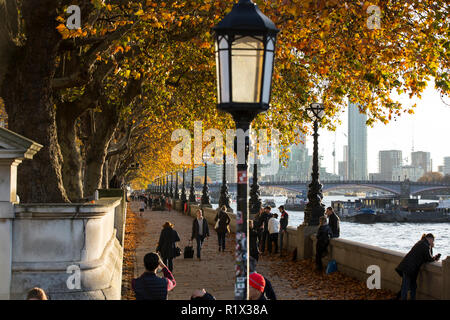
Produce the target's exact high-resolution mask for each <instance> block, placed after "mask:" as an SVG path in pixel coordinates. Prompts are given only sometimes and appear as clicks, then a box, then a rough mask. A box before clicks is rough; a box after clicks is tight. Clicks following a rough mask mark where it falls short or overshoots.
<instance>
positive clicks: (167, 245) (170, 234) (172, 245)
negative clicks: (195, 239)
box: [156, 221, 181, 272]
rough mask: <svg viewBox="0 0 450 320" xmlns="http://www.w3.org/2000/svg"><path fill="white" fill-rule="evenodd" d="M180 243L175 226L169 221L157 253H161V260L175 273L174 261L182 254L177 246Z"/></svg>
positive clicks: (165, 225) (162, 232)
mask: <svg viewBox="0 0 450 320" xmlns="http://www.w3.org/2000/svg"><path fill="white" fill-rule="evenodd" d="M178 241H180V237H179V236H178V233H177V232H176V231H175V230H174V229H173V224H172V223H170V222H169V221H167V222H166V223H164V225H163V229H162V231H161V234H160V236H159V242H158V246H157V248H156V252H159V253H160V255H161V259H162V261H163V262H164V264H165V265H167V267H168V268H169V270H170V272H172V271H173V261H172V260H173V259H174V258H175V257H177V256H179V255H180V254H181V251H180V249H179V248H177V246H176V242H178Z"/></svg>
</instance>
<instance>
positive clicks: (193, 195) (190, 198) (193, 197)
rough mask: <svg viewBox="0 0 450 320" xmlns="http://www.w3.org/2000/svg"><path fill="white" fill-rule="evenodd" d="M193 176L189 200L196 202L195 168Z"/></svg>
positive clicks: (192, 171)
mask: <svg viewBox="0 0 450 320" xmlns="http://www.w3.org/2000/svg"><path fill="white" fill-rule="evenodd" d="M191 173H192V178H191V190H190V192H189V202H192V203H196V202H197V199H196V198H195V187H194V169H192V170H191Z"/></svg>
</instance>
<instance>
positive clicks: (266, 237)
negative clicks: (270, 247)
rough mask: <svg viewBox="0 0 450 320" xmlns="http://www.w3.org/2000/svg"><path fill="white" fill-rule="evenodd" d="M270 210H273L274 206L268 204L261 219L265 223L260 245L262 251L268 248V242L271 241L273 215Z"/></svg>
mask: <svg viewBox="0 0 450 320" xmlns="http://www.w3.org/2000/svg"><path fill="white" fill-rule="evenodd" d="M270 210H272V208H271V207H270V206H266V207H265V208H264V212H263V213H262V215H261V221H262V225H263V231H262V236H261V242H260V246H261V253H264V251H265V248H266V243H267V242H269V241H270V240H269V225H268V224H269V219H270V218H271V217H272V213H271V212H270Z"/></svg>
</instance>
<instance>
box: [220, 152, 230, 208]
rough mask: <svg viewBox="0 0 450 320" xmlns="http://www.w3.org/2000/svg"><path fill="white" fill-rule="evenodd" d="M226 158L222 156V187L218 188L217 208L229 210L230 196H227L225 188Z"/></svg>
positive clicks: (226, 187) (226, 188)
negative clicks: (224, 207) (223, 207)
mask: <svg viewBox="0 0 450 320" xmlns="http://www.w3.org/2000/svg"><path fill="white" fill-rule="evenodd" d="M226 162H227V161H226V156H225V153H224V154H223V170H222V187H221V188H220V197H219V207H220V208H221V207H222V206H226V207H227V209H230V195H229V194H228V186H227V169H226V165H227V163H226Z"/></svg>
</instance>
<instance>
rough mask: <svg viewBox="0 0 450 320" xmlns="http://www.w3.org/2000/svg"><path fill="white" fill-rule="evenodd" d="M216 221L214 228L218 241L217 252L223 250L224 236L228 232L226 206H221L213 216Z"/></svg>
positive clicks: (228, 218) (228, 220) (228, 221)
mask: <svg viewBox="0 0 450 320" xmlns="http://www.w3.org/2000/svg"><path fill="white" fill-rule="evenodd" d="M214 221H215V222H216V225H215V228H214V229H215V230H216V232H217V240H218V242H219V252H220V251H222V252H225V237H226V234H227V233H229V232H230V227H229V225H230V222H231V219H230V216H229V215H228V214H227V207H226V206H222V207H221V208H220V211H219V212H217V214H216V217H215V218H214Z"/></svg>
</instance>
